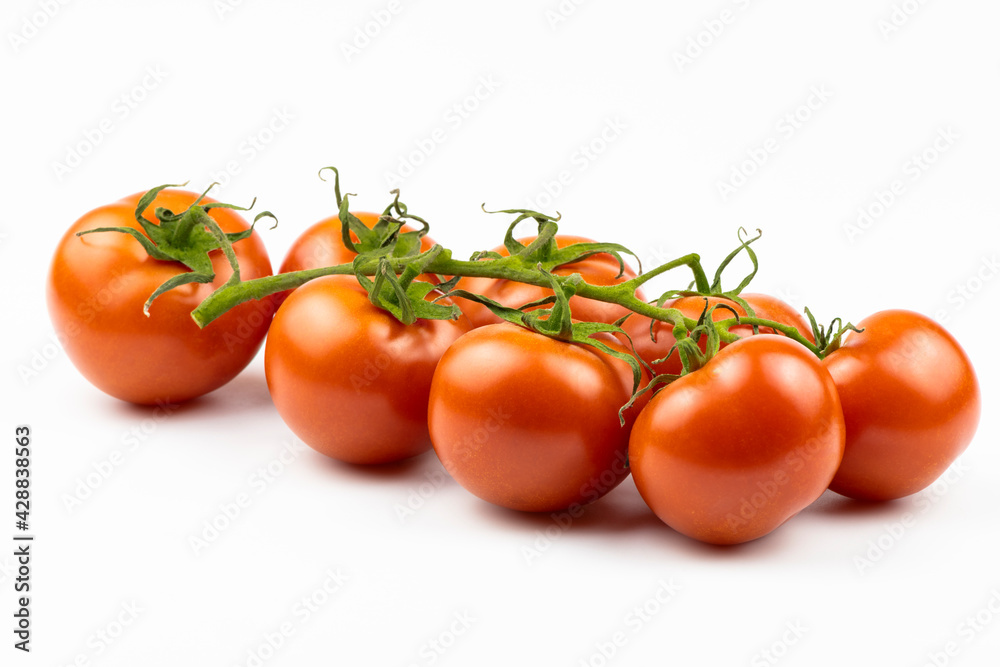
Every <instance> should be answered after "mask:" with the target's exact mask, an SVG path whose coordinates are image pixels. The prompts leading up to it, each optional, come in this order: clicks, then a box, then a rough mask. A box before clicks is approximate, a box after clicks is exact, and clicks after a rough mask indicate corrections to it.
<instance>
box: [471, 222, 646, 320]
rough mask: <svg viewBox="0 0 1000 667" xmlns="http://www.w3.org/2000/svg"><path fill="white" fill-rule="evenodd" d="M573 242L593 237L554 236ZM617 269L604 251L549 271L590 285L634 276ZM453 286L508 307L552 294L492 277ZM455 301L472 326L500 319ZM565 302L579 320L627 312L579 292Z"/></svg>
mask: <svg viewBox="0 0 1000 667" xmlns="http://www.w3.org/2000/svg"><path fill="white" fill-rule="evenodd" d="M536 238H538V237H537V236H526V237H524V238H519V239H518V241H519V242H521V243H522V244H524V245H528V244H530V243H531V242H532V241H534V240H535V239H536ZM574 243H593V241H592V240H591V239H588V238H584V237H582V236H570V235H567V234H558V235H557V236H556V245H557V246H558V247H560V248H565V247H566V246H568V245H572V244H574ZM493 252H497V253H500V254H501V255H503V256H504V257H508V256H510V253H509V252H508V251H507V248H506V247H505V246H502V245H500V246H497V247H496V248H494V249H493ZM619 270H620V268H619V266H618V260H617V259H615V258H614V257H613V256H611V255H609V254H607V253H600V254H597V255H591V256H590V257H587V258H586V259H583V260H580V261H579V262H573V263H572V264H567V265H565V266H561V267H559V268H557V269H555V270H554V271H552V273H553V274H554V275H557V276H569V275H572V274H574V273H579V274H580V275H581V276H583V279H584V280H586V281H587V282H588V283H590V284H591V285H616V284H618V283H623V282H625V281H627V280H629V279H631V278H635V272H634V271H632V269H630V268H629V267H628V266H626V267H625V273H623V274H622V276H621V277H620V278H619V277H617V276H618V272H619ZM455 289H461V290H466V291H469V292H474V293H476V294H482V295H483V296H485V297H488V298H490V299H493V300H494V301H496V302H497V303H500V304H501V305H504V306H507V307H509V308H519V307H521V306H523V305H524V304H526V303H531V302H532V301H538V300H539V299H544V298H545V297H547V296H551V295H552V290H550V289H548V288H546V287H538V286H536V285H528V284H525V283H519V282H515V281H510V280H503V279H495V278H470V277H465V278H462V279H461V280H459V281H458V284H457V285H456V286H455ZM636 294H637V296H638V298H640V299H643V298H644V297H643V296H642V290H638V291H637V293H636ZM456 302H457V303H458V305H459V307H460V308H461V309H462V312H464V313H465V314H466V315H467V316H468V318H469V320H470V321H471V322H472V325H473V326H474V327H482V326H486V325H487V324H497V323H499V322H502V321H503V320H501V319H500V318H499V317H497V316H496V315H494V314H493V313H492V312H491V311H490V309H489V308H487V307H486V306H484V305H482V304H480V303H476V302H474V301H467V300H465V299H456ZM569 305H570V310H571V311H572V313H573V319H575V320H578V321H580V322H604V323H606V324H611V323H613V322H615V321H617V320H618V319H620V318H622V317H624V316H625V315H627V314H628V313H629V312H630V311H629V310H628V309H627V308H623V307H622V306H619V305H617V304H614V303H604V302H602V301H595V300H593V299H585V298H583V297H579V296H574V297H573V298H572V299H570V301H569Z"/></svg>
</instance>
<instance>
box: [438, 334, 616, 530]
mask: <svg viewBox="0 0 1000 667" xmlns="http://www.w3.org/2000/svg"><path fill="white" fill-rule="evenodd" d="M604 340H606V342H607V343H608V344H609V345H611V346H614V347H617V348H618V349H621V348H620V346H618V345H617V343H616V342H614V341H613V340H612V339H611V338H610V337H607V338H606V339H604ZM631 394H632V370H631V368H630V367H629V365H628V364H626V363H625V362H623V361H621V360H619V359H615V358H614V357H611V356H609V355H606V354H604V353H602V352H598V351H596V350H595V349H594V348H592V347H589V346H585V345H579V344H572V343H565V342H562V341H559V340H555V339H553V338H549V337H547V336H544V335H542V334H539V333H535V332H533V331H529V330H527V329H524V328H521V327H518V326H515V325H513V324H508V323H502V324H493V325H487V326H484V327H480V328H478V329H475V330H473V331H471V332H470V333H467V334H465V335H464V336H462V337H461V338H460V339H458V341H456V342H455V344H454V345H452V346H451V348H449V349H448V351H447V352H446V353H445V355H444V357H442V359H441V363H440V364H439V365H438V368H437V371H436V372H435V373H434V382H433V384H432V385H431V395H430V404H429V409H428V423H429V426H430V433H431V440H432V442H433V443H434V450H435V451H436V452H437V455H438V457H440V459H441V462H442V463H443V464H444V467H445V468H446V469H447V470H448V472H449V473H451V475H452V476H453V477H454V478H455V480H456V481H458V483H459V484H461V485H462V486H464V487H465V488H466V489H468V490H469V491H471V492H472V493H473V494H475V495H477V496H479V497H480V498H482V499H483V500H486V501H488V502H491V503H493V504H494V505H500V506H501V507H507V508H510V509H515V510H522V511H527V512H552V511H556V510H562V509H567V508H570V507H573V506H574V505H583V504H585V503H588V502H591V501H593V500H596V499H597V498H600V497H601V496H603V495H604V494H606V493H607V492H608V491H610V490H611V489H612V488H614V487H615V486H617V485H618V483H619V482H621V480H622V479H624V478H625V477H626V476H627V475H628V468H627V467H626V450H627V447H628V434H629V428H630V426H631V421H632V419H634V414H635V409H630V410H629V412H628V413H626V417H627V421H626V425H625V426H624V427H623V426H621V425H620V422H619V419H618V409H619V408H620V407H621V406H622V405H624V404H625V403H626V402H627V401H628V399H629V397H630V396H631Z"/></svg>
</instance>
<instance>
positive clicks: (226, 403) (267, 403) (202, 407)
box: [107, 369, 274, 419]
mask: <svg viewBox="0 0 1000 667" xmlns="http://www.w3.org/2000/svg"><path fill="white" fill-rule="evenodd" d="M107 398H108V400H109V402H110V403H111V405H112V407H111V408H110V409H112V410H115V411H117V412H118V413H119V414H120V415H122V416H124V417H128V418H130V419H145V418H147V417H155V418H162V417H164V416H167V417H174V416H177V415H185V416H197V415H203V414H209V415H211V416H212V418H213V419H218V418H219V416H220V415H225V417H226V418H227V419H228V418H233V417H240V416H242V415H249V414H257V413H259V412H260V411H261V410H274V404H273V403H272V402H271V395H270V394H269V393H268V391H267V381H266V380H265V379H264V373H263V371H259V370H254V369H247V370H245V371H243V372H242V373H240V374H239V375H237V376H236V377H235V378H233V379H232V380H231V381H230V382H229V383H227V384H225V385H223V386H222V387H219V388H218V389H216V390H215V391H212V392H209V393H207V394H205V395H204V396H199V397H197V398H192V399H190V400H187V401H183V402H180V403H173V402H171V401H170V400H166V401H163V403H162V404H157V405H136V404H135V403H127V402H125V401H120V400H117V399H114V398H111V397H107Z"/></svg>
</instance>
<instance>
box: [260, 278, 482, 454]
mask: <svg viewBox="0 0 1000 667" xmlns="http://www.w3.org/2000/svg"><path fill="white" fill-rule="evenodd" d="M433 295H434V293H433V292H432V296H433ZM468 329H469V325H468V322H466V321H465V320H464V318H463V319H460V320H417V321H416V322H415V323H414V324H412V325H409V326H407V325H404V324H402V323H401V322H400V321H399V320H397V319H396V318H395V317H393V315H392V314H390V313H389V312H387V311H385V310H382V309H381V308H378V307H377V306H375V305H374V304H372V302H371V301H370V300H369V298H368V293H367V292H366V291H365V289H364V288H363V287H361V285H359V284H358V281H357V279H355V278H354V276H326V277H323V278H317V279H316V280H312V281H310V282H308V283H306V284H305V285H303V286H302V287H299V288H298V289H296V290H295V291H294V292H292V294H291V296H289V297H288V299H287V300H286V301H285V302H284V303H283V304H282V306H281V308H280V309H279V310H278V313H277V315H275V318H274V322H273V323H272V324H271V330H270V332H269V334H268V337H267V346H266V348H265V352H264V366H265V372H266V375H267V386H268V389H269V390H270V392H271V398H272V399H273V400H274V405H275V406H276V407H277V409H278V413H279V414H280V415H281V417H282V419H284V420H285V423H286V424H288V426H289V427H290V428H291V429H292V431H293V432H294V433H295V434H296V435H298V436H299V437H300V438H301V439H302V440H303V441H304V442H305V443H306V444H307V445H309V446H311V447H312V448H313V449H316V450H317V451H319V452H321V453H323V454H325V455H327V456H329V457H332V458H335V459H338V460H341V461H345V462H348V463H365V464H378V463H390V462H393V461H399V460H401V459H405V458H409V457H411V456H415V455H417V454H420V453H421V452H424V451H427V450H428V449H430V446H431V445H430V439H429V436H428V433H427V398H428V395H429V393H430V386H431V378H432V376H433V374H434V368H435V367H436V366H437V363H438V360H439V359H440V358H441V355H442V354H444V352H445V350H446V349H447V348H448V346H449V345H451V344H452V343H453V342H454V341H455V340H456V339H457V338H458V337H459V336H461V335H462V334H463V333H464V332H465V331H467V330H468Z"/></svg>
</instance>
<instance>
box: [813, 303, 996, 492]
mask: <svg viewBox="0 0 1000 667" xmlns="http://www.w3.org/2000/svg"><path fill="white" fill-rule="evenodd" d="M858 328H862V329H864V331H863V332H862V333H853V332H852V333H849V334H848V335H847V336H846V338H845V340H844V343H843V345H842V346H841V348H840V349H839V350H837V351H836V352H833V353H832V354H830V355H829V356H828V357H827V358H826V359H825V360H824V361H825V364H826V367H827V370H829V371H830V374H831V375H832V376H833V380H834V382H836V383H837V391H838V392H839V393H840V400H841V401H842V402H843V404H844V420H845V422H846V423H847V446H846V449H845V450H844V461H843V463H841V465H840V470H838V471H837V476H836V477H834V478H833V483H832V484H831V485H830V488H831V489H833V490H834V491H836V492H837V493H840V494H843V495H845V496H850V497H851V498H858V499H861V500H892V499H894V498H901V497H903V496H907V495H909V494H911V493H916V492H917V491H920V490H921V489H923V488H925V487H927V486H929V485H930V484H931V483H932V482H933V481H934V480H936V479H937V478H938V477H939V476H940V475H941V473H943V472H944V471H945V470H946V469H947V468H948V466H950V465H951V464H952V462H953V461H954V460H955V459H956V458H958V456H959V454H961V453H962V452H963V451H965V448H966V447H967V446H968V445H969V442H970V441H971V440H972V436H973V435H975V432H976V426H977V425H978V424H979V414H980V410H981V397H980V393H979V382H978V381H977V380H976V374H975V371H974V370H973V369H972V363H971V362H970V361H969V357H968V356H966V354H965V351H964V350H962V348H961V346H959V344H958V342H956V341H955V339H954V338H953V337H952V336H951V334H949V333H948V332H947V331H945V330H944V328H943V327H941V325H939V324H938V323H937V322H934V321H933V320H931V319H929V318H927V317H925V316H923V315H920V314H919V313H914V312H910V311H906V310H885V311H882V312H879V313H875V314H874V315H872V316H870V317H867V318H865V319H864V320H862V321H861V322H859V323H858Z"/></svg>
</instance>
